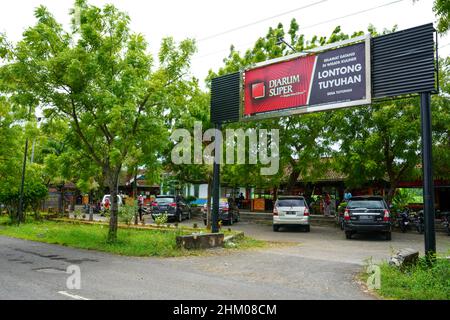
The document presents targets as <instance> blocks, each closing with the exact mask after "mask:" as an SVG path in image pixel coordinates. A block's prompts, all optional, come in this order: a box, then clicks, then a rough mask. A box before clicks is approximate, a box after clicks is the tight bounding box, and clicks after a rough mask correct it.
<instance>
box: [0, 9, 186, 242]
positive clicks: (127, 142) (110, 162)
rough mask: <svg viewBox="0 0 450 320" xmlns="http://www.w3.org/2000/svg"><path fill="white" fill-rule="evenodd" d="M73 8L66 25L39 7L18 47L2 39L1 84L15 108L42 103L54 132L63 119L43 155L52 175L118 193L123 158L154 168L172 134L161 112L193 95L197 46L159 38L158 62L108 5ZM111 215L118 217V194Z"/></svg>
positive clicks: (125, 162) (85, 187)
mask: <svg viewBox="0 0 450 320" xmlns="http://www.w3.org/2000/svg"><path fill="white" fill-rule="evenodd" d="M76 5H77V6H78V7H79V8H80V10H79V13H80V16H79V18H80V19H77V17H75V9H73V10H72V11H71V16H72V30H69V31H66V30H64V28H63V26H62V25H61V24H60V23H58V22H57V21H56V20H55V18H54V17H53V15H52V14H51V13H50V12H49V11H48V10H47V8H45V7H43V6H40V7H38V8H37V9H36V10H35V17H36V20H37V21H36V24H35V25H34V26H31V27H29V28H27V29H26V31H25V32H24V34H23V39H22V40H21V41H19V42H18V43H17V45H15V46H14V47H12V48H10V47H6V42H5V41H1V42H0V44H1V49H0V53H1V52H2V50H8V53H9V54H8V55H5V54H2V56H3V57H4V60H3V61H2V66H1V67H0V79H2V80H3V81H2V86H1V89H2V91H3V92H5V93H7V94H8V95H10V96H11V99H12V100H13V101H14V102H16V103H17V104H19V105H21V106H25V107H32V108H34V107H35V106H38V105H39V106H41V107H42V108H43V109H44V113H45V117H46V119H47V123H46V127H47V128H46V130H48V131H50V132H53V133H55V132H57V129H59V128H61V127H63V125H62V124H63V123H65V124H66V127H65V128H64V129H65V130H64V134H63V135H62V136H58V135H57V134H55V137H54V138H55V139H53V140H54V141H55V142H56V143H57V144H59V145H60V146H64V148H61V149H60V150H56V149H55V150H54V152H50V153H49V154H47V156H46V157H45V162H46V167H47V169H46V171H47V172H48V173H51V172H54V173H55V174H56V175H57V176H58V177H59V178H60V179H61V180H63V179H71V180H75V181H78V186H79V187H81V188H82V189H83V191H88V189H92V188H94V187H95V186H96V185H102V186H107V187H109V189H110V193H111V194H114V192H115V191H114V190H115V188H116V185H117V180H118V176H119V174H120V172H121V169H122V168H123V166H124V165H135V164H139V165H145V166H146V167H147V169H148V172H155V173H156V174H157V173H158V168H159V167H160V161H159V159H160V153H161V151H162V150H163V149H164V148H165V143H164V141H167V139H166V138H167V135H168V128H167V127H166V123H167V121H168V120H167V119H165V117H164V116H161V115H165V114H169V115H170V113H171V110H172V109H173V110H175V109H181V108H182V107H183V106H184V104H185V102H186V101H189V100H190V96H191V95H190V93H191V91H190V88H191V87H192V83H193V82H192V81H190V80H186V79H187V77H186V76H185V74H186V73H187V71H188V68H189V64H190V63H189V60H190V57H191V55H192V54H193V52H194V51H195V45H194V42H193V41H192V40H185V41H182V42H181V43H179V44H177V43H175V41H174V40H173V39H171V38H167V39H164V40H163V41H162V45H161V50H160V53H159V63H158V67H154V66H153V58H152V55H151V54H150V52H149V50H148V45H147V42H146V41H145V39H144V37H143V36H142V35H141V34H136V33H133V32H132V31H131V30H130V28H129V24H130V18H129V17H128V15H126V14H125V13H123V12H121V11H119V10H118V9H117V8H115V7H114V6H112V5H105V6H104V7H103V8H99V7H96V6H92V5H89V4H88V3H87V1H84V0H78V1H77V2H76ZM78 20H79V21H78ZM78 22H79V24H78ZM54 127H56V128H57V129H56V130H55V129H54ZM49 142H50V141H49ZM57 151H60V152H57ZM55 168H57V169H58V170H56V171H52V169H53V170H54V169H55ZM50 177H52V176H50ZM147 178H150V177H147ZM111 214H112V216H114V217H115V216H116V215H117V202H116V198H115V197H113V200H112V206H111ZM114 221H117V219H115V220H114ZM111 230H112V232H111V233H110V235H111V240H112V241H114V240H115V238H116V234H115V232H114V230H115V228H112V229H111Z"/></svg>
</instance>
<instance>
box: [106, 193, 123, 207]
mask: <svg viewBox="0 0 450 320" xmlns="http://www.w3.org/2000/svg"><path fill="white" fill-rule="evenodd" d="M106 199H108V200H109V207H110V208H111V205H112V203H111V195H109V194H105V195H104V196H103V199H102V203H101V210H102V211H104V210H105V202H106ZM117 204H118V206H119V207H120V206H121V205H122V204H123V199H122V196H121V195H117Z"/></svg>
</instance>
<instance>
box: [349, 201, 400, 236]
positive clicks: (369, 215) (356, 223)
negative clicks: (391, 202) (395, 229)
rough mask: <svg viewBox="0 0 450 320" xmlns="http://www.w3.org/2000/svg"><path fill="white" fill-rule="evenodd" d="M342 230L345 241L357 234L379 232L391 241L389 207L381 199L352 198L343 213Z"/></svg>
mask: <svg viewBox="0 0 450 320" xmlns="http://www.w3.org/2000/svg"><path fill="white" fill-rule="evenodd" d="M344 230H345V236H346V238H347V239H351V238H352V235H353V234H355V233H359V232H372V231H374V232H381V233H383V234H384V235H385V237H386V240H391V231H392V222H391V213H390V211H389V207H388V205H387V204H386V202H385V201H384V199H383V197H378V196H358V197H352V198H350V200H349V201H348V203H347V207H346V209H345V211H344Z"/></svg>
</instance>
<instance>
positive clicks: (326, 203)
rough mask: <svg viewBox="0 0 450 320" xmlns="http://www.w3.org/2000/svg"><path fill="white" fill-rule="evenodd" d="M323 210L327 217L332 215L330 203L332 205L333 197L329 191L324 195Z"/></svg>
mask: <svg viewBox="0 0 450 320" xmlns="http://www.w3.org/2000/svg"><path fill="white" fill-rule="evenodd" d="M323 202H324V203H323V212H324V215H325V216H326V217H328V216H329V215H330V205H331V197H330V194H329V193H328V192H325V196H324V197H323Z"/></svg>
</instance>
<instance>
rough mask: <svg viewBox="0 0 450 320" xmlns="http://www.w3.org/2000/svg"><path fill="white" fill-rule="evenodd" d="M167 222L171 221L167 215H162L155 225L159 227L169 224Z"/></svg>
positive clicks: (157, 218)
mask: <svg viewBox="0 0 450 320" xmlns="http://www.w3.org/2000/svg"><path fill="white" fill-rule="evenodd" d="M167 220H169V218H168V216H167V214H160V215H159V216H158V217H156V218H155V223H156V225H157V226H160V225H163V224H165V223H167Z"/></svg>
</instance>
